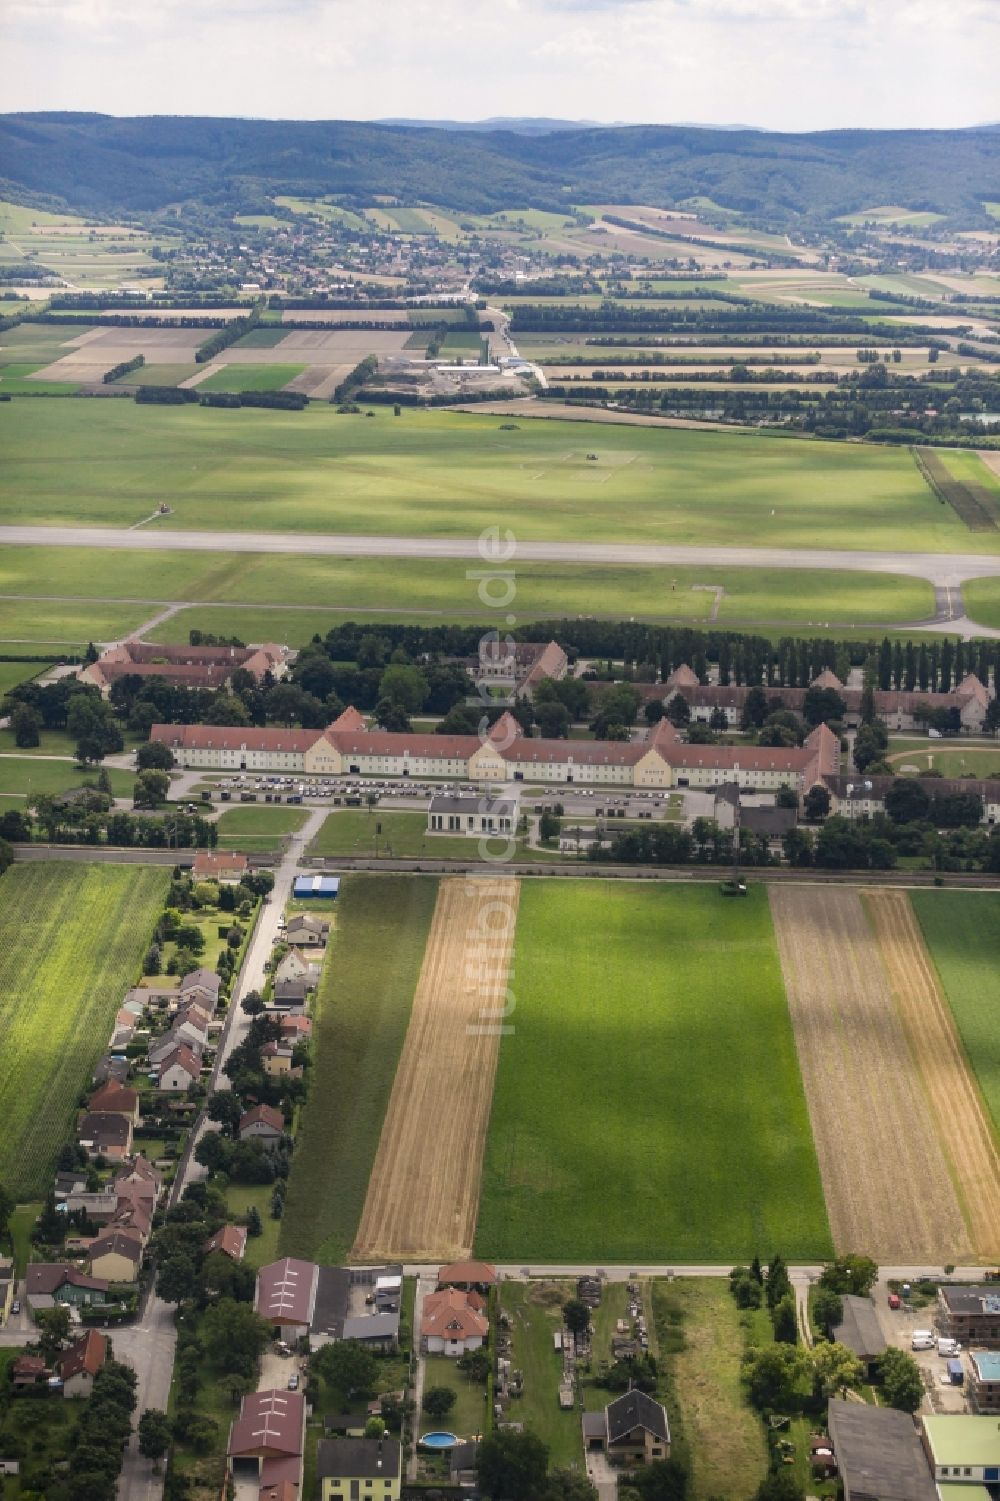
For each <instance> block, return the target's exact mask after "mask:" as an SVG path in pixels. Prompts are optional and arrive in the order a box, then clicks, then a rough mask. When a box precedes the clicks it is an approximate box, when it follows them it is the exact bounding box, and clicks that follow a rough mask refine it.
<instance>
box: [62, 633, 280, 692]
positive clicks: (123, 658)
mask: <svg viewBox="0 0 1000 1501" xmlns="http://www.w3.org/2000/svg"><path fill="white" fill-rule="evenodd" d="M288 660H289V650H288V647H287V646H278V645H276V644H275V643H274V642H271V641H266V642H264V643H263V644H262V645H261V646H182V645H177V646H167V645H164V644H163V643H161V642H159V641H155V642H154V641H140V640H139V639H138V638H135V637H130V638H129V639H128V640H126V641H121V642H119V643H118V644H117V645H115V646H110V647H108V648H107V649H106V650H105V651H103V652H102V653H101V655H100V656H99V657H98V659H97V661H96V662H92V663H89V664H88V665H86V666H84V667H81V668H80V669H79V671H78V672H77V677H78V678H79V680H80V681H81V682H82V683H87V684H90V685H91V686H93V687H96V688H98V689H99V690H100V692H101V695H102V697H104V698H107V697H108V695H109V694H110V692H111V688H112V685H113V684H114V683H117V682H118V681H119V680H120V679H121V678H124V677H137V678H143V679H163V680H165V681H167V682H169V683H172V684H173V685H175V686H177V687H183V688H215V689H218V688H225V687H226V686H227V685H228V684H229V682H230V681H231V679H232V675H233V673H234V672H236V671H237V669H239V670H240V671H242V672H248V673H249V674H250V675H251V677H252V678H254V680H255V681H256V682H257V683H258V684H259V683H262V682H263V681H264V679H265V677H266V676H267V675H268V674H270V675H271V677H272V678H280V677H283V676H284V674H285V673H286V672H287V670H288Z"/></svg>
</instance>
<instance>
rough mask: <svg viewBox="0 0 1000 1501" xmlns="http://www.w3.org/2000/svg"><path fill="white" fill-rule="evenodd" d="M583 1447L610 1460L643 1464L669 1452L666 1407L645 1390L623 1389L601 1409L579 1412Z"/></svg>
mask: <svg viewBox="0 0 1000 1501" xmlns="http://www.w3.org/2000/svg"><path fill="white" fill-rule="evenodd" d="M583 1447H584V1449H589V1450H600V1452H601V1453H603V1454H604V1455H605V1456H606V1457H607V1459H608V1460H610V1462H611V1463H612V1464H618V1465H645V1464H651V1463H652V1462H653V1460H656V1459H668V1458H669V1456H670V1424H669V1422H668V1420H667V1409H666V1408H665V1407H664V1406H662V1404H661V1403H659V1402H655V1401H654V1400H653V1398H652V1397H650V1396H647V1394H646V1393H645V1392H640V1391H629V1392H623V1393H622V1395H621V1396H620V1397H616V1398H615V1400H614V1401H613V1402H609V1403H608V1405H607V1407H606V1408H605V1409H604V1411H603V1412H588V1413H584V1415H583Z"/></svg>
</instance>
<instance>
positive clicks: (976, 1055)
mask: <svg viewBox="0 0 1000 1501" xmlns="http://www.w3.org/2000/svg"><path fill="white" fill-rule="evenodd" d="M910 901H911V904H912V906H913V910H914V912H915V913H916V915H917V920H918V922H919V923H920V927H921V929H922V931H923V935H924V939H925V941H926V943H927V946H928V948H929V949H930V951H931V954H932V956H933V959H934V964H935V967H936V969H937V972H938V974H939V976H940V977H941V984H942V986H943V987H944V993H945V995H946V996H947V997H948V1001H949V1003H950V1005H951V1010H952V1015H953V1016H954V1018H955V1021H956V1023H957V1025H958V1031H959V1035H960V1036H961V1039H962V1042H963V1043H964V1045H965V1051H966V1053H967V1054H968V1056H969V1058H970V1059H971V1061H972V1067H973V1069H974V1070H975V1074H976V1078H977V1079H978V1080H979V1087H980V1089H981V1090H982V1092H983V1098H984V1099H985V1101H986V1105H987V1108H988V1109H989V1111H990V1114H991V1115H992V1117H993V1130H994V1140H995V1142H996V1144H997V1146H998V1147H1000V892H996V891H984V892H981V893H980V892H976V893H972V892H963V891H915V892H913V894H912V896H911V898H910Z"/></svg>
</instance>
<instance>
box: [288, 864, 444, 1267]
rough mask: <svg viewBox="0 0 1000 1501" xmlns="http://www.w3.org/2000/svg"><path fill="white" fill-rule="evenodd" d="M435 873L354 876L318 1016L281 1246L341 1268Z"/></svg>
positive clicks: (345, 891)
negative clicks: (307, 1088)
mask: <svg viewBox="0 0 1000 1501" xmlns="http://www.w3.org/2000/svg"><path fill="white" fill-rule="evenodd" d="M436 896H437V881H436V880H434V879H433V878H432V877H429V876H351V877H349V878H348V879H347V880H345V881H344V882H343V884H342V885H341V888H340V896H339V898H338V900H337V928H336V933H335V936H334V939H333V942H332V944H331V945H330V948H329V950H328V953H327V958H326V963H325V964H324V967H323V977H322V979H321V981H320V986H319V994H318V997H317V1001H316V1005H315V1009H314V1019H313V1048H314V1063H313V1068H312V1077H311V1079H310V1087H309V1099H308V1101H307V1103H306V1106H305V1109H304V1110H303V1112H302V1121H301V1124H300V1127H299V1133H298V1141H297V1145H296V1148H295V1156H294V1159H293V1162H292V1172H291V1176H290V1178H289V1180H288V1197H287V1199H286V1201H285V1213H284V1217H283V1219H282V1221H281V1238H280V1242H279V1244H280V1249H281V1252H282V1254H283V1255H286V1256H303V1257H309V1258H314V1259H315V1260H318V1261H320V1262H323V1263H324V1264H326V1265H339V1264H340V1263H341V1262H342V1261H343V1260H344V1258H345V1257H346V1255H347V1252H348V1250H349V1249H350V1246H351V1243H352V1241H353V1240H354V1236H355V1232H356V1231H357V1228H358V1220H359V1219H360V1216H361V1210H362V1207H363V1205H364V1202H365V1191H366V1188H367V1186H368V1179H369V1176H370V1174H371V1169H372V1163H373V1161H374V1159H375V1153H376V1149H377V1147H378V1141H379V1134H380V1132H381V1130H382V1120H383V1117H384V1115H385V1110H386V1106H387V1104H388V1102H389V1096H390V1094H391V1092H392V1083H393V1079H394V1078H395V1076H396V1065H397V1064H398V1062H399V1055H400V1051H401V1049H402V1046H403V1040H404V1038H405V1036H406V1028H407V1023H408V1022H409V1019H410V1008H411V1006H412V1003H413V992H414V989H415V987H416V984H417V978H418V976H419V974H420V966H421V963H422V961H423V957H424V945H425V943H426V940H427V933H428V930H429V928H430V924H431V917H432V915H433V912H434V901H435V898H436Z"/></svg>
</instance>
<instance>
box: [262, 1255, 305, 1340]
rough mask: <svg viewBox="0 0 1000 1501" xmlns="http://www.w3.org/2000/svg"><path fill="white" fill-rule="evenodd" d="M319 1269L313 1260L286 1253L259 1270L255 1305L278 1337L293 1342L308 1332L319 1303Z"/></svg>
mask: <svg viewBox="0 0 1000 1501" xmlns="http://www.w3.org/2000/svg"><path fill="white" fill-rule="evenodd" d="M317 1270H318V1269H317V1267H316V1266H315V1264H314V1263H313V1262H311V1261H299V1260H297V1259H296V1258H295V1257H293V1256H285V1257H283V1258H282V1260H281V1261H272V1262H269V1263H268V1265H267V1266H262V1267H261V1268H260V1270H259V1271H258V1273H257V1289H256V1295H255V1300H254V1306H255V1308H256V1309H257V1312H258V1313H259V1314H260V1316H261V1318H262V1319H266V1320H267V1322H268V1323H269V1324H270V1326H271V1328H272V1329H273V1330H274V1334H275V1338H276V1339H284V1340H288V1341H289V1343H294V1342H295V1341H296V1340H299V1339H303V1338H306V1337H307V1336H308V1334H309V1327H310V1325H311V1324H312V1320H313V1310H314V1308H315V1305H316V1283H317Z"/></svg>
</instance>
